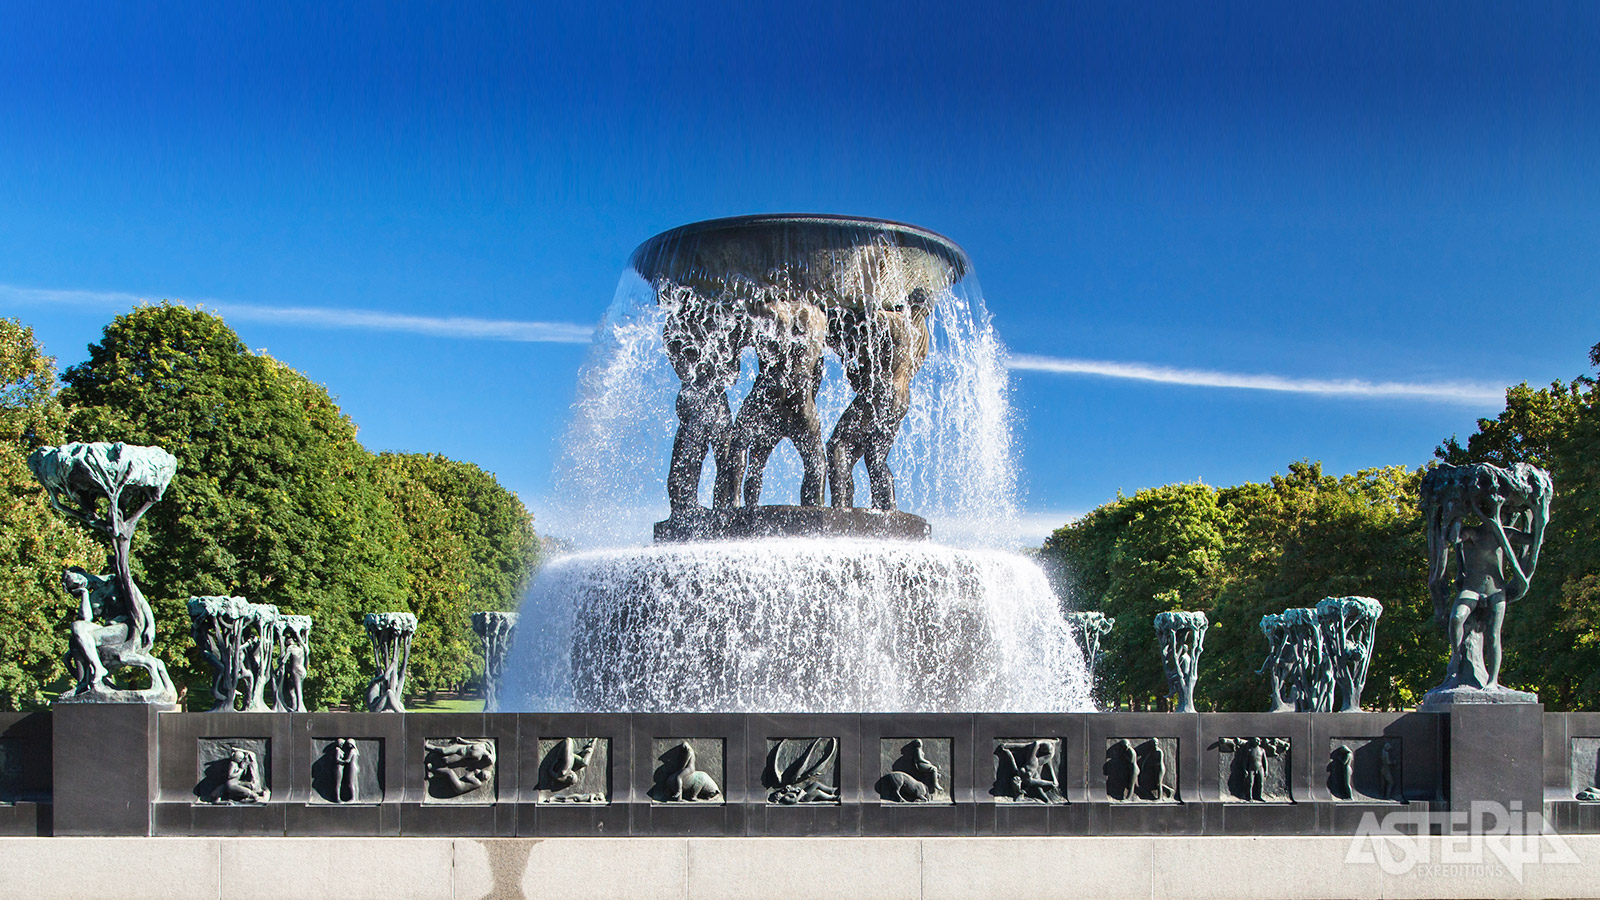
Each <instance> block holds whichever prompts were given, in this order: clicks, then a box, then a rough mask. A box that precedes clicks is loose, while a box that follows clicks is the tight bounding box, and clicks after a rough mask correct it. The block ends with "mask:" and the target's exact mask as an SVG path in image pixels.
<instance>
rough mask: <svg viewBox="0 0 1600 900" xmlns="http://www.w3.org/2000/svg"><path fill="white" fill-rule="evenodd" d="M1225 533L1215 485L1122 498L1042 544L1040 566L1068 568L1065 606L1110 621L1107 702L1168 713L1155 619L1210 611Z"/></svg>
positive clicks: (1104, 676)
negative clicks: (1089, 611)
mask: <svg viewBox="0 0 1600 900" xmlns="http://www.w3.org/2000/svg"><path fill="white" fill-rule="evenodd" d="M1229 527H1230V523H1229V518H1228V515H1227V513H1226V512H1225V511H1224V510H1223V509H1222V508H1221V507H1220V506H1218V504H1217V492H1216V490H1215V489H1214V488H1210V487H1207V486H1206V485H1203V484H1174V485H1168V486H1166V487H1159V488H1153V489H1151V490H1145V491H1140V492H1138V493H1137V494H1134V495H1133V496H1132V497H1120V496H1119V497H1118V498H1117V499H1116V500H1114V501H1112V502H1111V503H1108V504H1106V505H1105V506H1102V507H1100V508H1099V509H1096V510H1095V511H1094V512H1091V513H1090V514H1089V515H1087V516H1085V517H1084V518H1083V519H1081V520H1079V521H1078V522H1077V523H1076V524H1074V525H1072V526H1069V527H1066V528H1062V529H1059V530H1057V531H1056V532H1055V533H1054V534H1053V535H1051V536H1050V538H1049V539H1048V540H1047V541H1046V542H1045V546H1044V556H1045V557H1046V559H1050V560H1051V561H1054V562H1061V563H1065V565H1064V566H1061V567H1059V571H1062V572H1064V573H1066V575H1067V578H1066V586H1067V590H1066V593H1067V601H1068V603H1069V604H1070V605H1072V606H1074V607H1076V608H1079V609H1099V610H1102V611H1104V612H1105V613H1106V615H1109V616H1114V617H1116V619H1117V624H1116V627H1115V628H1113V629H1112V630H1111V632H1110V633H1109V634H1107V635H1106V636H1105V638H1104V639H1103V640H1102V642H1101V650H1102V652H1103V657H1102V662H1101V666H1100V680H1101V693H1102V697H1103V699H1104V700H1105V701H1106V702H1115V701H1117V700H1122V701H1123V702H1131V703H1132V704H1133V706H1134V707H1135V708H1144V709H1148V708H1161V709H1165V708H1167V707H1166V705H1165V703H1166V698H1165V694H1166V681H1165V677H1164V676H1163V675H1162V671H1161V657H1160V655H1159V651H1158V650H1157V645H1156V639H1155V631H1154V629H1153V626H1152V624H1151V623H1152V620H1153V619H1154V618H1155V615H1156V613H1160V612H1166V611H1169V610H1176V609H1208V608H1210V607H1211V606H1212V605H1213V603H1214V601H1215V599H1216V592H1217V588H1218V587H1220V585H1221V581H1222V552H1223V548H1224V547H1225V545H1226V542H1227V535H1228V532H1229ZM1204 659H1205V657H1202V660H1204ZM1202 671H1204V669H1202Z"/></svg>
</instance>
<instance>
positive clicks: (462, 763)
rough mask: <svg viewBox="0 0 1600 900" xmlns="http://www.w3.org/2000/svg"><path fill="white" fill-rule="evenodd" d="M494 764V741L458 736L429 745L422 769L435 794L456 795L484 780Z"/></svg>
mask: <svg viewBox="0 0 1600 900" xmlns="http://www.w3.org/2000/svg"><path fill="white" fill-rule="evenodd" d="M494 764H495V751H494V741H491V740H468V739H466V738H459V737H458V738H452V739H450V740H448V741H443V742H439V743H437V744H434V745H433V746H430V747H429V748H428V752H427V755H426V757H424V761H423V769H424V772H425V774H426V776H427V779H428V789H429V790H430V791H431V792H433V793H434V794H435V795H436V796H440V797H459V796H462V795H463V794H470V793H472V792H473V791H475V790H477V789H478V788H480V787H483V786H484V785H486V784H488V783H489V782H490V780H491V779H493V778H494Z"/></svg>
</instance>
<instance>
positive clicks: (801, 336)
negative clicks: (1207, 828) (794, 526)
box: [657, 284, 932, 516]
mask: <svg viewBox="0 0 1600 900" xmlns="http://www.w3.org/2000/svg"><path fill="white" fill-rule="evenodd" d="M657 296H658V303H659V305H660V306H661V309H662V313H663V319H664V325H663V329H662V332H663V333H662V337H663V340H664V342H665V344H666V351H667V356H668V358H669V359H671V361H672V366H673V368H674V369H675V370H676V371H677V373H678V378H679V379H680V381H681V382H682V387H681V388H680V390H679V392H678V399H677V414H678V431H677V436H676V437H675V438H674V440H673V444H672V464H671V468H670V469H669V471H668V475H667V496H668V499H669V500H670V501H671V504H672V512H673V515H675V516H676V515H682V514H684V513H686V512H690V511H692V510H694V509H696V508H698V507H699V506H700V499H699V495H700V471H701V468H702V466H703V465H704V463H705V459H706V456H707V455H708V454H709V455H710V456H712V458H713V459H714V460H715V462H716V482H715V485H714V486H713V489H712V505H713V506H714V507H715V508H718V509H728V508H732V507H736V506H740V505H743V506H756V505H758V504H759V503H760V500H761V489H762V475H763V472H764V471H765V469H766V464H767V459H768V458H769V457H770V456H771V454H772V451H773V450H774V449H775V448H776V447H777V446H778V444H779V443H781V442H782V441H784V440H786V439H787V440H789V441H790V442H792V443H793V445H794V448H795V450H796V451H797V452H798V453H799V455H800V461H801V465H802V466H803V469H804V474H803V477H802V479H801V482H800V504H799V505H801V506H810V507H819V506H822V505H823V499H824V498H823V492H824V488H825V487H826V488H827V491H828V494H829V499H831V501H832V505H833V506H835V507H839V508H845V507H851V506H854V505H855V482H854V477H853V470H854V467H855V464H856V463H857V462H858V461H861V462H864V463H865V466H866V470H867V477H868V479H869V480H870V482H871V488H872V490H871V496H872V506H873V508H875V509H883V510H892V509H895V488H894V474H893V473H892V472H891V471H890V469H889V462H888V458H889V450H890V448H891V447H892V446H893V445H894V441H895V436H896V435H897V434H898V432H899V430H900V424H901V422H902V421H903V420H904V419H905V417H906V413H907V412H908V411H909V410H910V408H911V379H912V377H913V376H914V375H916V373H917V371H918V369H920V368H921V367H922V364H923V362H924V361H925V360H926V359H927V356H928V340H929V338H928V316H929V313H930V311H931V302H932V301H931V298H930V297H929V296H928V293H927V291H925V290H923V289H921V288H917V289H914V290H912V291H910V292H909V293H908V294H907V295H906V296H905V297H904V298H903V299H901V300H898V301H895V302H877V303H873V304H870V305H846V304H842V303H834V302H829V301H826V300H823V299H813V298H808V297H804V296H797V294H796V293H795V292H782V291H778V292H772V293H771V295H770V296H767V297H763V298H760V299H756V300H750V301H744V302H734V301H731V300H729V299H727V298H724V297H718V296H705V295H703V294H701V293H699V292H697V291H695V290H693V289H691V288H688V287H682V286H676V285H670V284H663V285H661V286H659V287H658V289H657ZM747 347H748V348H752V349H754V351H755V356H756V360H757V365H758V369H757V372H756V375H755V381H754V384H753V385H752V386H751V388H750V393H749V394H748V395H747V396H746V397H745V399H744V402H743V403H742V404H741V405H740V407H739V411H738V414H737V415H735V414H734V413H733V410H732V408H731V406H730V404H729V402H728V390H729V389H730V388H732V387H733V385H734V383H735V382H736V381H738V378H739V371H740V369H739V366H740V357H741V355H742V354H743V352H744V350H745V348H747ZM830 350H831V351H832V352H833V353H835V354H836V355H837V356H838V358H839V360H840V361H841V362H842V363H843V364H844V372H845V378H846V379H847V380H848V381H849V382H850V386H851V388H853V389H854V390H855V397H854V399H853V400H851V402H850V405H849V406H848V407H847V408H846V409H845V411H844V413H843V414H842V415H840V417H839V421H838V422H837V423H836V424H835V425H834V428H833V432H832V434H831V435H830V436H829V437H828V439H827V442H826V444H824V442H823V437H822V420H821V418H820V416H819V415H818V413H817V392H818V391H819V390H820V389H821V387H822V377H823V361H824V355H825V353H827V352H828V351H830Z"/></svg>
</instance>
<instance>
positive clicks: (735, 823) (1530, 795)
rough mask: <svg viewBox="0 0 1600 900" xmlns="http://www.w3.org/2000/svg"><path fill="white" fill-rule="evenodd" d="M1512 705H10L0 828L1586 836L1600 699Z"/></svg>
mask: <svg viewBox="0 0 1600 900" xmlns="http://www.w3.org/2000/svg"><path fill="white" fill-rule="evenodd" d="M1523 707H1525V708H1522V707H1519V708H1517V709H1495V708H1479V709H1475V710H1458V711H1457V712H1455V713H1449V714H1446V713H1276V714H1269V713H1248V714H1233V713H1201V714H1188V715H1180V714H1166V713H1089V714H1062V715H970V714H959V715H958V714H938V715H897V714H896V715H890V714H861V715H763V714H709V715H605V714H512V713H487V714H485V713H473V714H443V713H406V714H394V713H338V712H330V713H232V712H230V713H160V714H157V713H154V712H152V711H151V710H150V709H149V708H148V707H143V706H139V705H134V704H107V705H93V704H84V705H71V706H61V707H58V708H57V709H56V710H55V711H54V712H53V713H34V714H26V715H22V714H9V715H5V716H0V833H3V834H10V835H35V834H57V835H118V834H121V835H147V834H150V835H163V836H205V835H256V836H448V837H516V836H528V837H535V836H538V837H564V836H767V837H781V836H818V835H830V836H849V837H857V836H981V835H1034V836H1048V835H1061V836H1068V835H1163V834H1170V835H1183V834H1187V835H1318V834H1322V835H1341V834H1342V835H1348V834H1354V833H1356V831H1357V830H1358V829H1359V828H1360V827H1361V823H1362V822H1363V819H1364V818H1365V817H1367V816H1368V814H1369V813H1370V814H1375V815H1376V816H1377V817H1383V816H1387V815H1389V814H1391V813H1403V814H1404V815H1402V816H1398V817H1394V818H1392V819H1390V820H1388V821H1398V822H1402V823H1409V824H1406V825H1404V827H1410V828H1417V829H1422V830H1430V829H1431V830H1435V831H1437V830H1439V829H1440V827H1441V825H1440V822H1439V821H1438V820H1437V819H1436V820H1435V821H1433V822H1430V821H1429V820H1428V818H1427V817H1428V815H1429V814H1430V813H1431V814H1435V816H1436V817H1437V816H1438V815H1440V814H1442V813H1443V812H1445V811H1447V810H1456V811H1460V812H1463V813H1464V812H1466V811H1469V810H1470V809H1471V808H1472V803H1473V802H1474V801H1493V802H1494V803H1497V804H1500V805H1501V807H1503V808H1505V809H1507V810H1511V811H1515V810H1521V811H1523V812H1537V811H1540V810H1541V809H1542V810H1543V811H1544V812H1546V814H1547V815H1548V816H1550V818H1551V820H1552V822H1553V824H1555V826H1556V827H1557V828H1558V829H1559V830H1561V831H1562V832H1563V833H1579V832H1589V833H1600V801H1596V802H1590V801H1588V800H1586V799H1580V795H1581V794H1582V793H1583V792H1584V791H1585V790H1586V789H1588V788H1591V787H1596V786H1597V785H1595V783H1594V782H1595V781H1596V780H1600V770H1597V767H1600V714H1595V713H1572V714H1544V713H1542V712H1541V711H1540V710H1539V709H1538V707H1536V706H1532V705H1523ZM1541 721H1542V729H1543V731H1542V733H1540V724H1539V723H1540V722H1541ZM691 756H692V759H693V763H692V766H691V765H688V764H687V763H688V761H689V758H690V757H691ZM1580 782H1583V783H1581V784H1580ZM1445 827H1450V826H1448V825H1446V826H1445Z"/></svg>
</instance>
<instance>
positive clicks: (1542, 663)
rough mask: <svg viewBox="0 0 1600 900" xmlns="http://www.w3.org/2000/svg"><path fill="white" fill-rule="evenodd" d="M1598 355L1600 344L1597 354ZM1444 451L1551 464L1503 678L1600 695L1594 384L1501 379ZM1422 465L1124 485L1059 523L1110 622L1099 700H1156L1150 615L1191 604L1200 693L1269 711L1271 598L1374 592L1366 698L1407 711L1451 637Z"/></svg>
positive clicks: (1068, 558) (1064, 549)
mask: <svg viewBox="0 0 1600 900" xmlns="http://www.w3.org/2000/svg"><path fill="white" fill-rule="evenodd" d="M1590 361H1591V363H1593V364H1594V365H1595V366H1596V367H1600V345H1596V346H1595V348H1594V350H1593V351H1592V352H1591V354H1590ZM1437 456H1438V457H1439V458H1440V459H1442V460H1444V461H1447V462H1450V463H1455V464H1460V463H1466V462H1492V463H1497V464H1508V463H1512V462H1518V461H1527V462H1532V463H1535V464H1537V465H1540V466H1544V467H1546V468H1548V469H1550V470H1551V473H1552V475H1553V476H1554V478H1555V483H1556V500H1555V504H1554V506H1553V508H1552V511H1551V524H1550V530H1549V532H1547V536H1546V542H1545V549H1544V553H1543V555H1542V556H1541V558H1540V563H1539V570H1538V573H1537V574H1536V575H1535V577H1534V579H1533V587H1532V590H1530V592H1529V594H1528V596H1527V598H1526V599H1525V600H1523V601H1522V602H1521V603H1519V604H1517V606H1516V607H1515V608H1513V609H1512V610H1511V611H1510V612H1509V613H1508V615H1507V616H1506V629H1505V639H1506V654H1507V655H1506V663H1505V666H1504V669H1503V671H1502V676H1501V680H1502V681H1503V682H1504V683H1506V684H1508V685H1511V686H1514V687H1521V688H1527V689H1531V690H1536V691H1538V693H1539V694H1540V697H1541V699H1542V700H1544V702H1545V703H1546V704H1547V705H1549V706H1551V707H1553V708H1558V709H1594V708H1597V707H1600V384H1597V382H1596V380H1595V379H1594V378H1592V377H1588V376H1584V377H1580V378H1578V379H1576V380H1574V381H1572V382H1571V383H1567V384H1563V383H1559V382H1558V383H1556V384H1553V385H1551V386H1550V387H1549V388H1545V389H1538V390H1535V389H1533V388H1530V387H1528V386H1527V385H1525V384H1524V385H1519V386H1517V387H1513V388H1510V389H1508V390H1507V391H1506V408H1505V411H1504V412H1502V413H1501V414H1500V415H1499V416H1497V417H1496V418H1493V419H1482V420H1479V422H1478V430H1477V432H1476V433H1474V434H1472V435H1470V436H1469V437H1468V438H1467V441H1466V444H1465V445H1462V444H1461V443H1460V442H1459V441H1458V440H1457V439H1456V438H1451V439H1449V440H1447V441H1445V442H1444V444H1443V445H1442V446H1440V448H1439V449H1438V451H1437ZM1423 471H1424V470H1423V469H1420V468H1419V469H1416V470H1409V469H1407V468H1405V467H1398V466H1394V467H1388V468H1381V469H1371V470H1366V471H1362V472H1357V473H1356V474H1354V475H1345V476H1342V477H1333V476H1330V475H1326V474H1324V473H1323V472H1322V468H1321V466H1320V465H1319V464H1313V463H1304V462H1302V463H1295V464H1293V465H1291V466H1289V469H1288V473H1287V474H1282V475H1276V476H1274V477H1273V478H1272V479H1271V480H1270V481H1269V482H1266V483H1263V484H1244V485H1239V486H1236V487H1230V488H1222V489H1215V488H1211V487H1208V486H1206V485H1201V484H1180V485H1168V486H1166V487H1161V488H1154V489H1151V490H1145V491H1140V492H1138V493H1136V494H1134V495H1133V496H1131V497H1125V496H1118V497H1117V498H1116V499H1115V500H1113V501H1112V502H1110V503H1107V504H1106V505H1104V506H1101V507H1100V508H1098V509H1096V510H1094V511H1093V512H1091V513H1090V514H1088V515H1087V516H1085V517H1084V518H1082V519H1080V520H1079V521H1077V522H1075V523H1072V524H1070V525H1067V526H1064V527H1063V528H1061V529H1058V530H1057V531H1056V532H1055V533H1054V534H1052V535H1051V536H1050V538H1049V539H1048V540H1047V541H1046V542H1045V546H1044V548H1043V551H1042V555H1043V557H1044V558H1045V560H1046V561H1048V562H1050V563H1051V564H1052V568H1053V569H1054V570H1055V571H1056V573H1057V577H1058V579H1059V580H1061V581H1062V583H1063V584H1064V585H1065V588H1066V593H1067V602H1068V604H1069V605H1071V606H1073V607H1075V608H1080V609H1098V610H1101V611H1103V612H1105V613H1106V614H1107V615H1110V616H1115V617H1116V618H1117V627H1116V629H1115V630H1114V631H1112V632H1111V634H1110V635H1108V636H1107V638H1106V640H1105V642H1104V646H1105V648H1106V660H1105V662H1104V664H1103V668H1102V679H1101V689H1102V697H1103V699H1104V701H1105V702H1107V703H1118V704H1121V705H1131V706H1132V707H1134V708H1151V707H1157V708H1160V707H1161V706H1162V703H1163V698H1162V695H1163V694H1164V693H1165V690H1166V686H1165V679H1164V677H1163V676H1162V673H1161V667H1160V657H1159V655H1158V652H1157V647H1156V642H1155V632H1154V629H1153V627H1152V625H1151V619H1152V618H1153V617H1154V615H1155V614H1156V613H1157V612H1161V611H1163V610H1167V609H1178V608H1183V609H1201V610H1205V611H1206V612H1207V613H1208V614H1209V615H1210V617H1211V619H1212V623H1213V624H1212V628H1211V631H1210V632H1209V634H1208V635H1207V637H1206V649H1205V654H1204V656H1203V657H1202V661H1201V666H1200V686H1199V689H1198V691H1197V694H1198V702H1199V703H1200V704H1201V705H1202V707H1203V708H1204V707H1206V706H1209V707H1210V708H1215V709H1226V710H1240V711H1244V710H1253V709H1261V708H1264V706H1265V703H1266V692H1267V686H1266V680H1265V678H1264V677H1263V676H1261V675H1259V674H1257V671H1256V670H1257V668H1258V667H1259V665H1260V663H1261V661H1262V659H1263V658H1264V657H1265V655H1266V641H1265V639H1264V638H1263V637H1262V635H1261V633H1260V631H1259V629H1258V627H1257V623H1258V622H1259V621H1260V619H1261V616H1262V615H1263V614H1265V613H1268V612H1278V611H1280V610H1283V609H1288V608H1291V607H1304V606H1313V605H1315V603H1316V602H1317V601H1318V600H1320V599H1322V598H1323V597H1337V596H1348V595H1352V594H1353V595H1364V596H1370V597H1375V598H1377V599H1378V600H1379V601H1381V602H1382V603H1383V605H1384V612H1383V617H1382V618H1381V619H1380V620H1379V622H1378V633H1377V641H1376V644H1375V647H1374V650H1373V659H1372V666H1371V670H1370V672H1369V674H1368V680H1367V686H1366V692H1365V694H1364V695H1363V699H1364V702H1365V703H1366V704H1367V705H1368V706H1372V707H1388V708H1405V707H1410V706H1413V705H1415V704H1416V703H1417V702H1418V701H1419V700H1420V699H1421V695H1422V694H1423V693H1424V692H1425V691H1426V690H1427V689H1428V688H1430V687H1432V686H1433V685H1434V684H1436V683H1437V682H1438V681H1439V680H1440V679H1441V678H1442V677H1443V673H1444V666H1445V662H1446V652H1445V646H1444V640H1443V638H1442V636H1441V634H1440V632H1439V630H1438V627H1437V623H1435V622H1434V621H1433V611H1432V605H1431V602H1430V601H1429V599H1428V596H1427V562H1426V536H1425V534H1424V531H1423V523H1422V519H1421V515H1420V513H1419V511H1418V509H1417V485H1418V481H1419V479H1420V477H1421V475H1422V472H1423Z"/></svg>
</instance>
